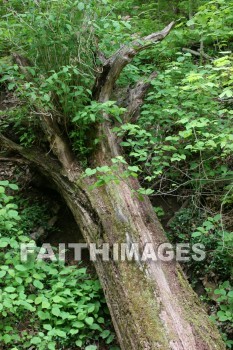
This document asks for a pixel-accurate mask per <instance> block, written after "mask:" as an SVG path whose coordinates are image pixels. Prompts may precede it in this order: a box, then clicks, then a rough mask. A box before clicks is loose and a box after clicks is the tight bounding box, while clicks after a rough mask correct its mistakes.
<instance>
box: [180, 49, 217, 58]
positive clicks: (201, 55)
mask: <svg viewBox="0 0 233 350" xmlns="http://www.w3.org/2000/svg"><path fill="white" fill-rule="evenodd" d="M182 51H183V52H189V53H191V54H192V55H194V56H198V57H204V58H206V59H207V60H211V59H212V58H211V57H210V56H209V55H207V54H206V53H204V52H198V51H195V50H192V49H188V48H186V47H183V49H182Z"/></svg>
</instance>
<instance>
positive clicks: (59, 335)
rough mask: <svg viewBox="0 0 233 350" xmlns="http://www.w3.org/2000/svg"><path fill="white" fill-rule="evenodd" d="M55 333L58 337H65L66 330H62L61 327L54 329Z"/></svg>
mask: <svg viewBox="0 0 233 350" xmlns="http://www.w3.org/2000/svg"><path fill="white" fill-rule="evenodd" d="M56 334H57V336H58V337H61V338H66V332H64V331H62V330H61V329H56Z"/></svg>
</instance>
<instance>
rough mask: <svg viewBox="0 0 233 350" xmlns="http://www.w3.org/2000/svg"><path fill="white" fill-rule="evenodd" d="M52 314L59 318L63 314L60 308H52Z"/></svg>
mask: <svg viewBox="0 0 233 350" xmlns="http://www.w3.org/2000/svg"><path fill="white" fill-rule="evenodd" d="M51 312H52V314H53V315H54V316H57V317H58V316H59V315H60V314H61V310H60V309H59V308H58V307H54V308H52V311H51Z"/></svg>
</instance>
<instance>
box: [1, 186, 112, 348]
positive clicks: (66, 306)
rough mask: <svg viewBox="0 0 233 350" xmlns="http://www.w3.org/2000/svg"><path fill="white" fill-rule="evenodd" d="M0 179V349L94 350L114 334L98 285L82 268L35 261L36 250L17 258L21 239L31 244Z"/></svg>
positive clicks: (7, 187) (58, 262)
mask: <svg viewBox="0 0 233 350" xmlns="http://www.w3.org/2000/svg"><path fill="white" fill-rule="evenodd" d="M9 188H10V189H12V190H16V189H17V186H16V185H14V184H10V183H9V182H8V181H1V182H0V232H1V233H0V248H1V251H0V263H1V267H0V277H1V282H0V285H1V292H0V315H1V325H0V345H1V348H3V349H5V348H7V349H28V348H29V347H30V348H32V349H38V350H47V349H51V350H53V349H63V348H64V347H67V346H73V345H74V344H76V346H77V347H78V348H80V349H84V348H85V349H89V350H90V349H92V350H94V349H97V346H96V345H95V344H96V342H99V341H101V340H102V341H103V342H106V344H110V343H112V341H113V339H114V334H113V333H112V331H111V322H110V318H109V313H108V309H107V306H106V303H105V299H104V296H103V292H102V289H101V286H100V283H99V281H98V280H96V279H91V278H90V275H88V273H87V272H86V268H83V267H79V268H77V267H76V266H65V264H64V262H61V261H53V262H50V263H48V262H46V261H44V260H40V261H37V259H36V256H37V253H38V250H39V248H35V252H34V253H31V254H30V255H29V259H28V261H27V262H22V261H21V259H20V252H19V249H20V243H32V244H33V245H35V242H34V241H32V240H30V238H29V237H28V236H26V235H25V234H24V233H23V231H22V230H21V229H20V227H21V226H22V227H23V225H22V224H21V218H20V215H19V213H18V210H17V206H16V205H15V204H14V200H13V197H12V196H9V195H8V194H7V192H6V190H7V189H9Z"/></svg>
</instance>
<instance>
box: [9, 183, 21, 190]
mask: <svg viewBox="0 0 233 350" xmlns="http://www.w3.org/2000/svg"><path fill="white" fill-rule="evenodd" d="M9 187H10V188H11V189H12V190H18V189H19V187H18V186H17V185H15V184H9Z"/></svg>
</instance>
